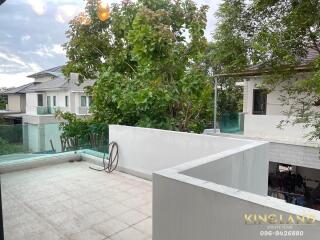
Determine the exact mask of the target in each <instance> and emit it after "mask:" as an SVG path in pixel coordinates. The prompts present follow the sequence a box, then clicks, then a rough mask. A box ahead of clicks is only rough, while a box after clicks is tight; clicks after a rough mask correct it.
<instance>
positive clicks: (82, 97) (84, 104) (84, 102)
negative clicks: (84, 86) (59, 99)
mask: <svg viewBox="0 0 320 240" xmlns="http://www.w3.org/2000/svg"><path fill="white" fill-rule="evenodd" d="M80 105H81V107H86V106H87V97H86V96H81V99H80Z"/></svg>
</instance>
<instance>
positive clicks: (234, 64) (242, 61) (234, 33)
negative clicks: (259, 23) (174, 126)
mask: <svg viewBox="0 0 320 240" xmlns="http://www.w3.org/2000/svg"><path fill="white" fill-rule="evenodd" d="M244 10H245V4H244V1H242V0H227V1H224V2H223V3H222V4H221V5H220V8H219V10H218V12H217V13H216V15H217V17H218V20H219V21H218V24H217V28H216V30H215V32H214V33H213V38H214V41H213V42H212V43H210V44H209V46H208V49H207V53H206V63H207V65H208V66H211V67H212V68H213V73H214V74H222V73H230V72H235V71H241V70H243V69H245V68H246V67H247V65H248V58H247V53H246V50H247V46H246V42H245V41H244V39H243V37H242V35H241V28H240V27H239V24H240V23H243V21H242V19H243V14H244ZM236 27H239V30H236V29H237V28H236ZM239 81H243V79H238V78H233V77H218V85H219V91H218V95H219V97H218V104H217V105H218V109H217V112H218V115H219V117H221V114H223V113H226V112H227V113H232V112H233V113H236V112H242V102H243V89H242V87H240V86H237V82H239Z"/></svg>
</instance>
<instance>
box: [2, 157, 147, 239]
mask: <svg viewBox="0 0 320 240" xmlns="http://www.w3.org/2000/svg"><path fill="white" fill-rule="evenodd" d="M1 184H2V204H3V217H4V233H5V239H6V240H11V239H14V240H20V239H21V240H22V239H23V240H38V239H39V240H43V239H46V240H58V239H60V240H62V239H63V240H64V239H66V240H82V239H84V240H89V239H90V240H103V239H106V240H107V239H108V240H109V239H111V240H129V239H130V240H148V239H151V238H152V226H151V225H152V218H151V213H152V184H151V182H150V181H146V180H143V179H140V178H136V177H133V176H131V175H127V174H124V173H120V172H113V173H112V174H108V173H105V172H97V171H94V170H91V169H89V164H88V163H86V162H75V163H65V164H59V165H53V166H47V167H41V168H35V169H31V170H25V171H19V172H13V173H7V174H3V175H1Z"/></svg>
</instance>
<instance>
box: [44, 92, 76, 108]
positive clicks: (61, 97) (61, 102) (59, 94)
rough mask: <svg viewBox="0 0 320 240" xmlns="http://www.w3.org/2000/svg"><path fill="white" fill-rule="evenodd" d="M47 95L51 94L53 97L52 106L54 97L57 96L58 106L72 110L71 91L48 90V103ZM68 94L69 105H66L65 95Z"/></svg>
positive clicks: (51, 97)
mask: <svg viewBox="0 0 320 240" xmlns="http://www.w3.org/2000/svg"><path fill="white" fill-rule="evenodd" d="M47 96H50V99H51V107H53V97H54V96H56V106H55V107H57V108H60V109H61V110H62V111H71V95H70V91H48V92H46V96H45V102H46V105H47ZM66 96H68V99H69V101H68V107H66V103H65V97H66Z"/></svg>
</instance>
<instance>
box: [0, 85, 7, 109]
mask: <svg viewBox="0 0 320 240" xmlns="http://www.w3.org/2000/svg"><path fill="white" fill-rule="evenodd" d="M6 90H7V89H6V88H2V89H1V88H0V110H1V109H6V104H7V96H6V95H5V94H4V91H6Z"/></svg>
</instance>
